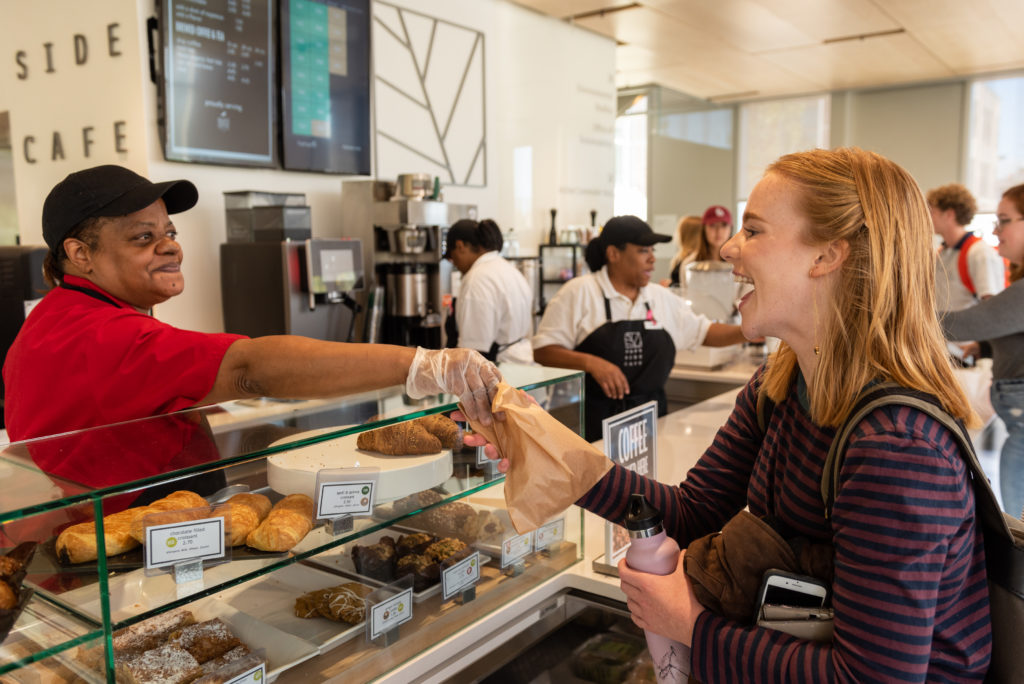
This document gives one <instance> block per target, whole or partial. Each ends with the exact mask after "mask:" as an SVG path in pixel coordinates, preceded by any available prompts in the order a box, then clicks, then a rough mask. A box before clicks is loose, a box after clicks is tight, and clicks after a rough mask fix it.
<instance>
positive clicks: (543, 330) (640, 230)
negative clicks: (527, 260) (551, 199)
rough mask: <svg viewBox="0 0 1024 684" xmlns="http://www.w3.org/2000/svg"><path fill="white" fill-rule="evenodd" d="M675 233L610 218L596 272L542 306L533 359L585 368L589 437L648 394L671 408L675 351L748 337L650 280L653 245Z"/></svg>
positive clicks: (592, 258)
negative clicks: (669, 387) (667, 394)
mask: <svg viewBox="0 0 1024 684" xmlns="http://www.w3.org/2000/svg"><path fill="white" fill-rule="evenodd" d="M671 239H672V238H671V237H670V236H668V235H660V234H658V233H655V232H654V231H653V230H651V227H650V226H649V225H647V223H646V222H644V221H643V220H642V219H639V218H637V217H636V216H616V217H615V218H612V219H610V220H609V221H608V222H607V223H606V224H605V226H604V228H603V229H602V230H601V234H600V235H599V236H598V237H597V238H595V239H593V240H591V241H590V243H589V244H588V245H587V254H586V256H587V266H589V267H590V270H591V271H592V273H589V274H587V275H584V276H581V277H579V278H574V279H572V280H570V281H569V282H567V283H566V284H565V285H563V286H562V289H560V290H559V291H558V294H556V295H555V296H554V297H553V298H552V299H551V301H550V302H549V303H548V305H547V308H546V309H545V310H544V317H543V318H542V319H541V322H540V325H539V326H538V328H537V334H536V335H535V336H534V337H533V340H532V343H533V357H534V360H536V361H537V362H538V363H540V364H542V365H545V366H556V367H559V368H575V369H577V370H582V371H586V373H587V376H586V395H585V396H586V403H585V406H584V419H585V425H586V433H585V436H586V438H587V439H588V440H591V441H593V440H596V439H600V438H601V421H602V420H603V419H605V418H608V417H609V416H613V415H615V414H616V413H620V412H622V411H625V410H626V409H629V408H632V407H634V406H639V405H640V404H643V403H646V402H648V401H651V400H656V401H657V402H658V414H659V415H664V414H665V413H666V412H667V411H668V401H667V399H666V397H665V381H666V380H668V374H669V372H670V371H671V370H672V366H673V365H675V357H676V349H677V348H679V347H682V348H685V349H693V348H694V347H697V346H698V345H701V344H703V345H707V346H709V347H725V346H728V345H730V344H739V343H741V342H743V341H744V337H743V333H742V331H741V330H740V327H739V326H738V325H726V324H723V323H713V322H712V321H710V320H709V319H708V318H706V317H705V316H699V315H697V314H695V313H693V311H692V310H691V309H690V307H689V305H687V303H686V302H685V301H684V300H683V299H682V298H680V297H677V296H676V295H674V294H672V293H671V292H669V291H668V290H667V289H666V288H664V287H662V286H661V285H658V284H657V283H651V282H650V280H651V272H652V271H653V270H654V245H655V244H657V243H659V242H669V241H671Z"/></svg>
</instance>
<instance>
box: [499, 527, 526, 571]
mask: <svg viewBox="0 0 1024 684" xmlns="http://www.w3.org/2000/svg"><path fill="white" fill-rule="evenodd" d="M531 551H533V532H527V533H526V534H517V535H515V536H513V537H506V538H505V541H503V542H502V543H501V567H502V568H507V567H508V566H510V565H512V564H513V563H515V562H516V561H518V560H520V559H522V558H524V557H525V556H527V555H529V553H530V552H531Z"/></svg>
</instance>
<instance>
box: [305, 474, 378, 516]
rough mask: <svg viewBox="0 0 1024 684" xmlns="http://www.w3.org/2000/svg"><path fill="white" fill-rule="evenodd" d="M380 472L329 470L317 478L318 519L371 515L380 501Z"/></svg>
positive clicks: (317, 475)
mask: <svg viewBox="0 0 1024 684" xmlns="http://www.w3.org/2000/svg"><path fill="white" fill-rule="evenodd" d="M379 480H380V469H379V468H325V469H323V470H320V471H318V472H317V474H316V517H317V518H318V519H320V520H330V519H332V518H339V517H341V516H343V515H369V514H370V513H372V512H373V506H374V504H375V503H376V501H377V483H378V482H379Z"/></svg>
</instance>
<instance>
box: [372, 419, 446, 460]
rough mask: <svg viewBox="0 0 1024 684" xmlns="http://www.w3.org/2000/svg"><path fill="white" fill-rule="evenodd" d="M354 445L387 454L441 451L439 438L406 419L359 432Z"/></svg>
mask: <svg viewBox="0 0 1024 684" xmlns="http://www.w3.org/2000/svg"><path fill="white" fill-rule="evenodd" d="M356 447H357V448H359V449H364V450H366V451H377V452H380V453H382V454H387V455H388V456H417V455H420V454H436V453H437V452H439V451H441V440H440V439H438V438H437V437H435V436H434V435H432V434H430V432H428V431H427V429H426V428H425V427H423V425H422V424H421V423H418V422H417V421H415V420H408V421H405V422H404V423H396V424H395V425H388V426H387V427H382V428H378V429H376V430H368V431H367V432H361V433H359V437H357V438H356Z"/></svg>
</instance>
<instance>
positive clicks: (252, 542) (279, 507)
mask: <svg viewBox="0 0 1024 684" xmlns="http://www.w3.org/2000/svg"><path fill="white" fill-rule="evenodd" d="M311 529H313V500H312V499H311V498H309V497H308V496H306V495H305V494H290V495H288V496H286V497H285V498H283V499H281V500H280V501H278V502H277V503H276V504H275V505H274V507H273V508H272V509H271V511H270V513H268V514H267V517H266V519H265V520H264V521H263V522H262V523H260V525H259V527H257V528H256V529H255V530H253V531H252V532H250V533H249V536H248V537H246V539H245V543H246V544H248V545H249V546H251V547H253V548H254V549H259V550H260V551H287V550H288V549H290V548H292V547H293V546H295V545H296V544H298V543H299V542H300V541H302V539H303V537H305V536H306V535H307V534H308V533H309V531H310V530H311Z"/></svg>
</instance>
